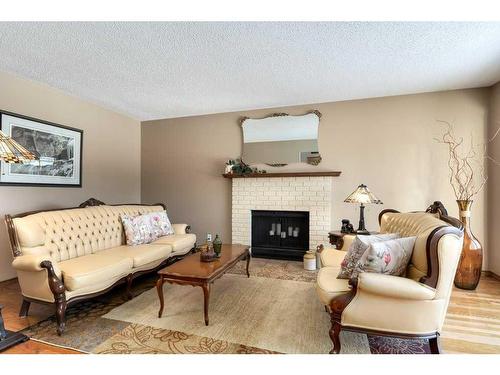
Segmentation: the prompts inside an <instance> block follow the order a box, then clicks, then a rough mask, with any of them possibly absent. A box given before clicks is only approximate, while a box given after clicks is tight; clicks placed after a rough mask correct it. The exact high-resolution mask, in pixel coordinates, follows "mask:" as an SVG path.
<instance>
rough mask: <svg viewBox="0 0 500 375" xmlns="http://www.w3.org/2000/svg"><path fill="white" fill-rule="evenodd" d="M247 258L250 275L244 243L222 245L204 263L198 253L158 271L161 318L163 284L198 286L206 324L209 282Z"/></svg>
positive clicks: (249, 256) (163, 303)
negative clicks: (218, 254)
mask: <svg viewBox="0 0 500 375" xmlns="http://www.w3.org/2000/svg"><path fill="white" fill-rule="evenodd" d="M242 259H246V260H247V269H246V271H247V277H250V273H249V272H248V267H249V265H250V259H251V253H250V248H249V247H248V246H245V245H236V244H235V245H222V253H221V257H220V258H219V259H217V260H216V261H213V262H210V263H204V262H202V261H200V254H199V253H195V254H191V255H188V256H187V257H185V258H184V259H182V260H180V261H178V262H176V263H174V264H172V265H170V266H168V267H166V268H164V269H162V270H160V271H158V275H160V278H159V279H158V281H157V283H156V290H157V291H158V297H159V298H160V311H158V317H159V318H161V316H162V314H163V308H164V306H165V302H164V299H163V284H164V283H165V282H167V283H170V284H180V285H191V286H200V287H201V288H202V289H203V296H204V312H205V325H207V326H208V303H209V300H210V284H212V283H213V282H214V281H215V280H217V279H218V278H219V277H221V276H222V275H224V274H225V273H226V272H227V271H228V270H230V269H231V268H233V267H234V266H235V264H236V263H238V261H240V260H242Z"/></svg>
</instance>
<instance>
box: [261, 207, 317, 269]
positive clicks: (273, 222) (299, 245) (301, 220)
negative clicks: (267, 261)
mask: <svg viewBox="0 0 500 375" xmlns="http://www.w3.org/2000/svg"><path fill="white" fill-rule="evenodd" d="M308 249H309V212H304V211H260V210H259V211H257V210H252V255H253V256H256V257H262V258H278V259H295V260H300V259H302V257H303V256H304V254H305V252H306V251H307V250H308Z"/></svg>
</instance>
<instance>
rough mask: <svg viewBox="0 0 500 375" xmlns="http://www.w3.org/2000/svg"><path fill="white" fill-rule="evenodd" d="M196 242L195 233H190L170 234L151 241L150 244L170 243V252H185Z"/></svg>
mask: <svg viewBox="0 0 500 375" xmlns="http://www.w3.org/2000/svg"><path fill="white" fill-rule="evenodd" d="M195 243H196V235H194V234H192V233H187V234H173V235H171V236H163V237H160V238H159V239H157V240H156V241H154V242H152V243H151V245H170V246H172V253H173V254H178V253H187V252H188V251H189V250H191V249H192V248H193V246H194V244H195Z"/></svg>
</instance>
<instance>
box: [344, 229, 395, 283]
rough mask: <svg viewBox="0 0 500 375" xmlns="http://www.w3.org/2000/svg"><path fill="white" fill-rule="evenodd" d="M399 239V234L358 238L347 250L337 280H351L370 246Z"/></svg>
mask: <svg viewBox="0 0 500 375" xmlns="http://www.w3.org/2000/svg"><path fill="white" fill-rule="evenodd" d="M398 237H399V234H397V233H387V234H376V235H371V236H356V238H355V239H354V241H353V242H352V244H351V246H349V250H347V253H346V255H345V257H344V260H343V261H342V263H341V264H340V267H341V268H340V272H339V274H338V276H337V278H339V279H349V278H350V277H351V275H352V273H353V271H354V268H355V267H356V265H357V263H358V261H359V260H360V259H361V256H362V255H363V254H364V253H365V251H366V250H367V249H368V247H369V246H370V244H372V243H375V242H380V241H386V240H391V239H394V238H398Z"/></svg>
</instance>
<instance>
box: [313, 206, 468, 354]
mask: <svg viewBox="0 0 500 375" xmlns="http://www.w3.org/2000/svg"><path fill="white" fill-rule="evenodd" d="M379 222H380V232H382V233H399V234H400V235H401V236H402V237H407V236H416V237H417V239H416V242H415V246H414V249H413V254H412V258H411V261H410V264H409V266H408V268H407V270H406V275H405V277H399V276H389V275H383V274H377V273H361V274H360V275H359V277H358V279H357V282H356V281H353V280H351V281H348V280H343V279H337V278H336V277H337V274H338V270H339V268H340V265H339V264H335V263H336V262H339V263H340V262H341V261H342V259H343V255H344V254H345V252H343V251H338V250H334V249H329V250H325V251H328V252H336V253H330V254H324V255H323V260H324V262H325V263H327V264H326V265H325V267H323V268H322V269H321V270H320V271H319V273H318V280H317V285H316V288H317V291H318V296H319V298H320V299H321V301H322V302H323V304H325V306H328V310H329V312H330V315H331V322H332V326H331V329H330V337H331V339H332V342H333V349H332V351H331V352H330V353H339V352H340V347H341V342H340V338H339V334H340V331H341V330H349V331H358V332H365V333H372V334H376V335H384V336H395V337H401V338H422V339H428V340H429V345H430V349H431V352H432V353H439V352H440V347H439V334H440V331H441V329H442V326H443V323H444V319H445V315H446V310H447V308H448V302H449V299H450V294H451V290H452V287H453V279H454V277H455V272H456V269H457V265H458V261H459V258H460V254H461V249H462V241H463V229H462V225H461V223H460V221H459V220H457V219H454V218H451V217H449V216H447V213H446V210H445V208H444V207H443V205H442V204H441V203H439V202H435V203H434V204H433V205H432V206H430V207H429V208H428V210H427V212H411V213H399V212H398V211H395V210H384V211H382V212H381V213H380V215H379Z"/></svg>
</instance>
